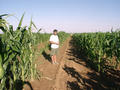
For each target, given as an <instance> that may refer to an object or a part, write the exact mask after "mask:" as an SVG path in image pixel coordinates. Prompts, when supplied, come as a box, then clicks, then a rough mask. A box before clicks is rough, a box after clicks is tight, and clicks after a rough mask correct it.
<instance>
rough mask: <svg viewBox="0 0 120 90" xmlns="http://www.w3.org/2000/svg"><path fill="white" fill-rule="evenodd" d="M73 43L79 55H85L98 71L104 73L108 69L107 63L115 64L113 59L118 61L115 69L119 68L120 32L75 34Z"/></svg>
mask: <svg viewBox="0 0 120 90" xmlns="http://www.w3.org/2000/svg"><path fill="white" fill-rule="evenodd" d="M73 41H74V46H75V47H76V48H77V51H78V53H80V54H84V56H85V57H86V58H87V59H88V60H89V61H90V62H92V63H93V65H94V68H95V69H96V70H97V71H99V72H101V71H102V72H103V71H104V70H105V68H108V65H107V64H108V63H107V62H113V58H115V60H116V63H115V64H114V65H113V67H114V68H116V67H117V66H118V64H119V62H120V31H116V32H107V33H101V32H98V33H82V34H74V35H73ZM93 65H92V66H93Z"/></svg>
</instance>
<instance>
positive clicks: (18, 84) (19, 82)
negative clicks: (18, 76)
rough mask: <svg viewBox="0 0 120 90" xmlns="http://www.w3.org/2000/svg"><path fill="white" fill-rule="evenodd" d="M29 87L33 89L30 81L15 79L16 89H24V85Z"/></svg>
mask: <svg viewBox="0 0 120 90" xmlns="http://www.w3.org/2000/svg"><path fill="white" fill-rule="evenodd" d="M25 85H26V86H27V87H29V90H33V88H32V86H31V84H30V83H29V82H28V81H22V80H16V81H15V89H16V90H23V89H24V86H25Z"/></svg>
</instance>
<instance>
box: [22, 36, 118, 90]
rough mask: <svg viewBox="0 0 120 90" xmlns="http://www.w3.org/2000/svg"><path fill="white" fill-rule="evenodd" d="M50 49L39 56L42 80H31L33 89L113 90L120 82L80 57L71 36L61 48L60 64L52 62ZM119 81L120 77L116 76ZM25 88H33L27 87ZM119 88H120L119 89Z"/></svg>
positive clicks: (28, 89) (27, 89)
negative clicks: (101, 72)
mask: <svg viewBox="0 0 120 90" xmlns="http://www.w3.org/2000/svg"><path fill="white" fill-rule="evenodd" d="M49 53H50V51H44V52H43V53H42V55H41V56H39V58H38V60H37V63H40V62H41V63H40V65H38V69H39V70H40V72H42V76H41V79H40V80H35V81H31V82H30V84H31V86H32V88H33V90H112V89H108V88H111V87H112V86H113V84H114V85H116V86H117V87H119V85H120V83H113V82H114V81H112V80H109V79H107V78H106V77H105V78H103V77H101V76H100V74H99V73H97V72H95V71H94V70H92V69H91V68H90V67H89V66H88V64H87V63H86V62H85V60H83V59H81V58H78V56H79V55H76V54H75V53H74V48H73V46H72V44H71V38H69V39H68V40H67V41H66V42H65V43H64V44H63V46H62V47H60V49H59V54H58V60H57V61H58V62H59V65H52V64H51V62H50V56H49ZM116 80H118V82H119V77H118V78H116ZM24 90H31V89H30V88H29V87H27V86H26V87H25V89H24ZM118 90H119V89H118Z"/></svg>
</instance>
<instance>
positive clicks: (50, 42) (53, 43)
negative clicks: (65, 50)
mask: <svg viewBox="0 0 120 90" xmlns="http://www.w3.org/2000/svg"><path fill="white" fill-rule="evenodd" d="M50 43H51V44H56V45H59V43H56V42H53V41H50Z"/></svg>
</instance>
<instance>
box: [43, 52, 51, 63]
mask: <svg viewBox="0 0 120 90" xmlns="http://www.w3.org/2000/svg"><path fill="white" fill-rule="evenodd" d="M42 55H43V56H44V58H45V60H48V61H49V62H51V57H50V54H48V53H46V51H45V50H44V51H43V52H42Z"/></svg>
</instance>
